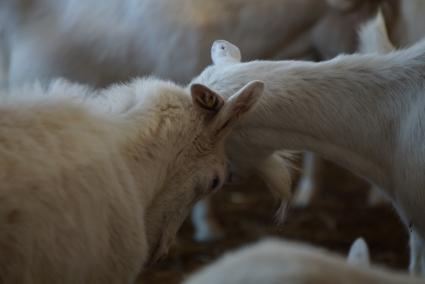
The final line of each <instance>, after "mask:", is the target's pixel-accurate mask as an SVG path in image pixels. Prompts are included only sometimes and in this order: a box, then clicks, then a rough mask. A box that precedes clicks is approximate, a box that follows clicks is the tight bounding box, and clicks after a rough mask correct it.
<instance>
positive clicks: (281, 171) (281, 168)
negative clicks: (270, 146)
mask: <svg viewBox="0 0 425 284" xmlns="http://www.w3.org/2000/svg"><path fill="white" fill-rule="evenodd" d="M294 157H295V154H294V152H288V151H276V152H274V153H273V154H272V155H270V156H269V157H268V158H267V159H266V160H265V161H264V162H263V163H262V164H261V165H260V167H258V168H257V170H258V175H259V176H260V177H261V178H262V179H263V180H264V182H265V183H266V185H267V187H268V188H269V190H270V191H271V193H272V195H273V196H274V197H275V198H277V199H278V200H279V201H280V202H281V203H280V206H279V209H278V210H277V212H276V214H275V221H276V222H277V223H278V224H281V223H283V222H284V221H285V217H286V212H287V210H288V208H289V202H290V199H291V197H292V192H291V187H292V173H293V170H294V167H293V166H292V165H293V163H292V162H291V160H293V159H294Z"/></svg>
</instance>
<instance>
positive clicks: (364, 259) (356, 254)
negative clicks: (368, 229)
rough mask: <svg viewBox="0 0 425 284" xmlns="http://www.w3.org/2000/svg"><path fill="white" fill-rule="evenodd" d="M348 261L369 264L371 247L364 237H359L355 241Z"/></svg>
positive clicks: (354, 263) (356, 263)
mask: <svg viewBox="0 0 425 284" xmlns="http://www.w3.org/2000/svg"><path fill="white" fill-rule="evenodd" d="M347 262H348V263H349V264H352V265H365V266H368V265H369V247H368V245H367V243H366V241H365V240H364V239H363V238H358V239H356V240H355V241H354V242H353V244H352V245H351V248H350V251H349V253H348V257H347Z"/></svg>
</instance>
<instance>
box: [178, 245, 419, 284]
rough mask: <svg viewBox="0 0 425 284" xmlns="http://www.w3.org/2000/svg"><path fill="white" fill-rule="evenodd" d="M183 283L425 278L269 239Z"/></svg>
mask: <svg viewBox="0 0 425 284" xmlns="http://www.w3.org/2000/svg"><path fill="white" fill-rule="evenodd" d="M184 283H185V284H201V283H202V284H215V283H226V284H257V283H264V284H282V283H285V284H310V283H345V284H364V283H368V284H375V283H376V284H378V283H379V284H384V283H385V284H420V283H422V284H423V283H425V280H423V279H418V278H413V277H410V276H409V275H406V274H402V273H397V272H394V271H390V270H386V269H383V268H380V267H377V266H372V267H369V266H368V265H363V264H362V263H359V265H353V263H347V262H346V260H345V259H344V258H342V257H341V256H338V255H336V254H333V253H330V252H328V251H326V250H323V249H319V248H316V247H313V246H309V245H305V244H300V243H296V242H291V241H282V240H274V239H271V240H263V241H260V242H259V243H257V244H253V245H250V246H247V247H245V248H242V249H239V250H236V251H234V252H230V253H228V254H226V255H224V256H223V257H221V258H220V259H219V260H217V261H216V262H215V263H213V264H211V265H209V266H207V267H206V268H204V269H202V270H201V271H200V272H197V273H195V274H194V275H192V276H191V277H189V279H188V280H187V281H186V282H184Z"/></svg>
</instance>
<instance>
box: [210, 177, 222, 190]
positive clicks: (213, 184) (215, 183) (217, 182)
mask: <svg viewBox="0 0 425 284" xmlns="http://www.w3.org/2000/svg"><path fill="white" fill-rule="evenodd" d="M219 185H220V178H219V177H218V176H215V177H214V178H213V180H212V182H211V189H216V188H217V187H218V186H219Z"/></svg>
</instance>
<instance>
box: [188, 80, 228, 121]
mask: <svg viewBox="0 0 425 284" xmlns="http://www.w3.org/2000/svg"><path fill="white" fill-rule="evenodd" d="M190 94H191V95H192V102H193V105H194V106H195V107H197V108H198V109H200V110H202V111H207V112H208V113H210V114H216V113H218V111H219V110H220V109H221V108H222V107H223V105H224V100H223V98H222V97H221V96H220V95H218V94H217V93H216V92H214V91H213V90H211V89H209V88H208V87H207V86H205V85H202V84H193V85H191V86H190Z"/></svg>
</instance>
